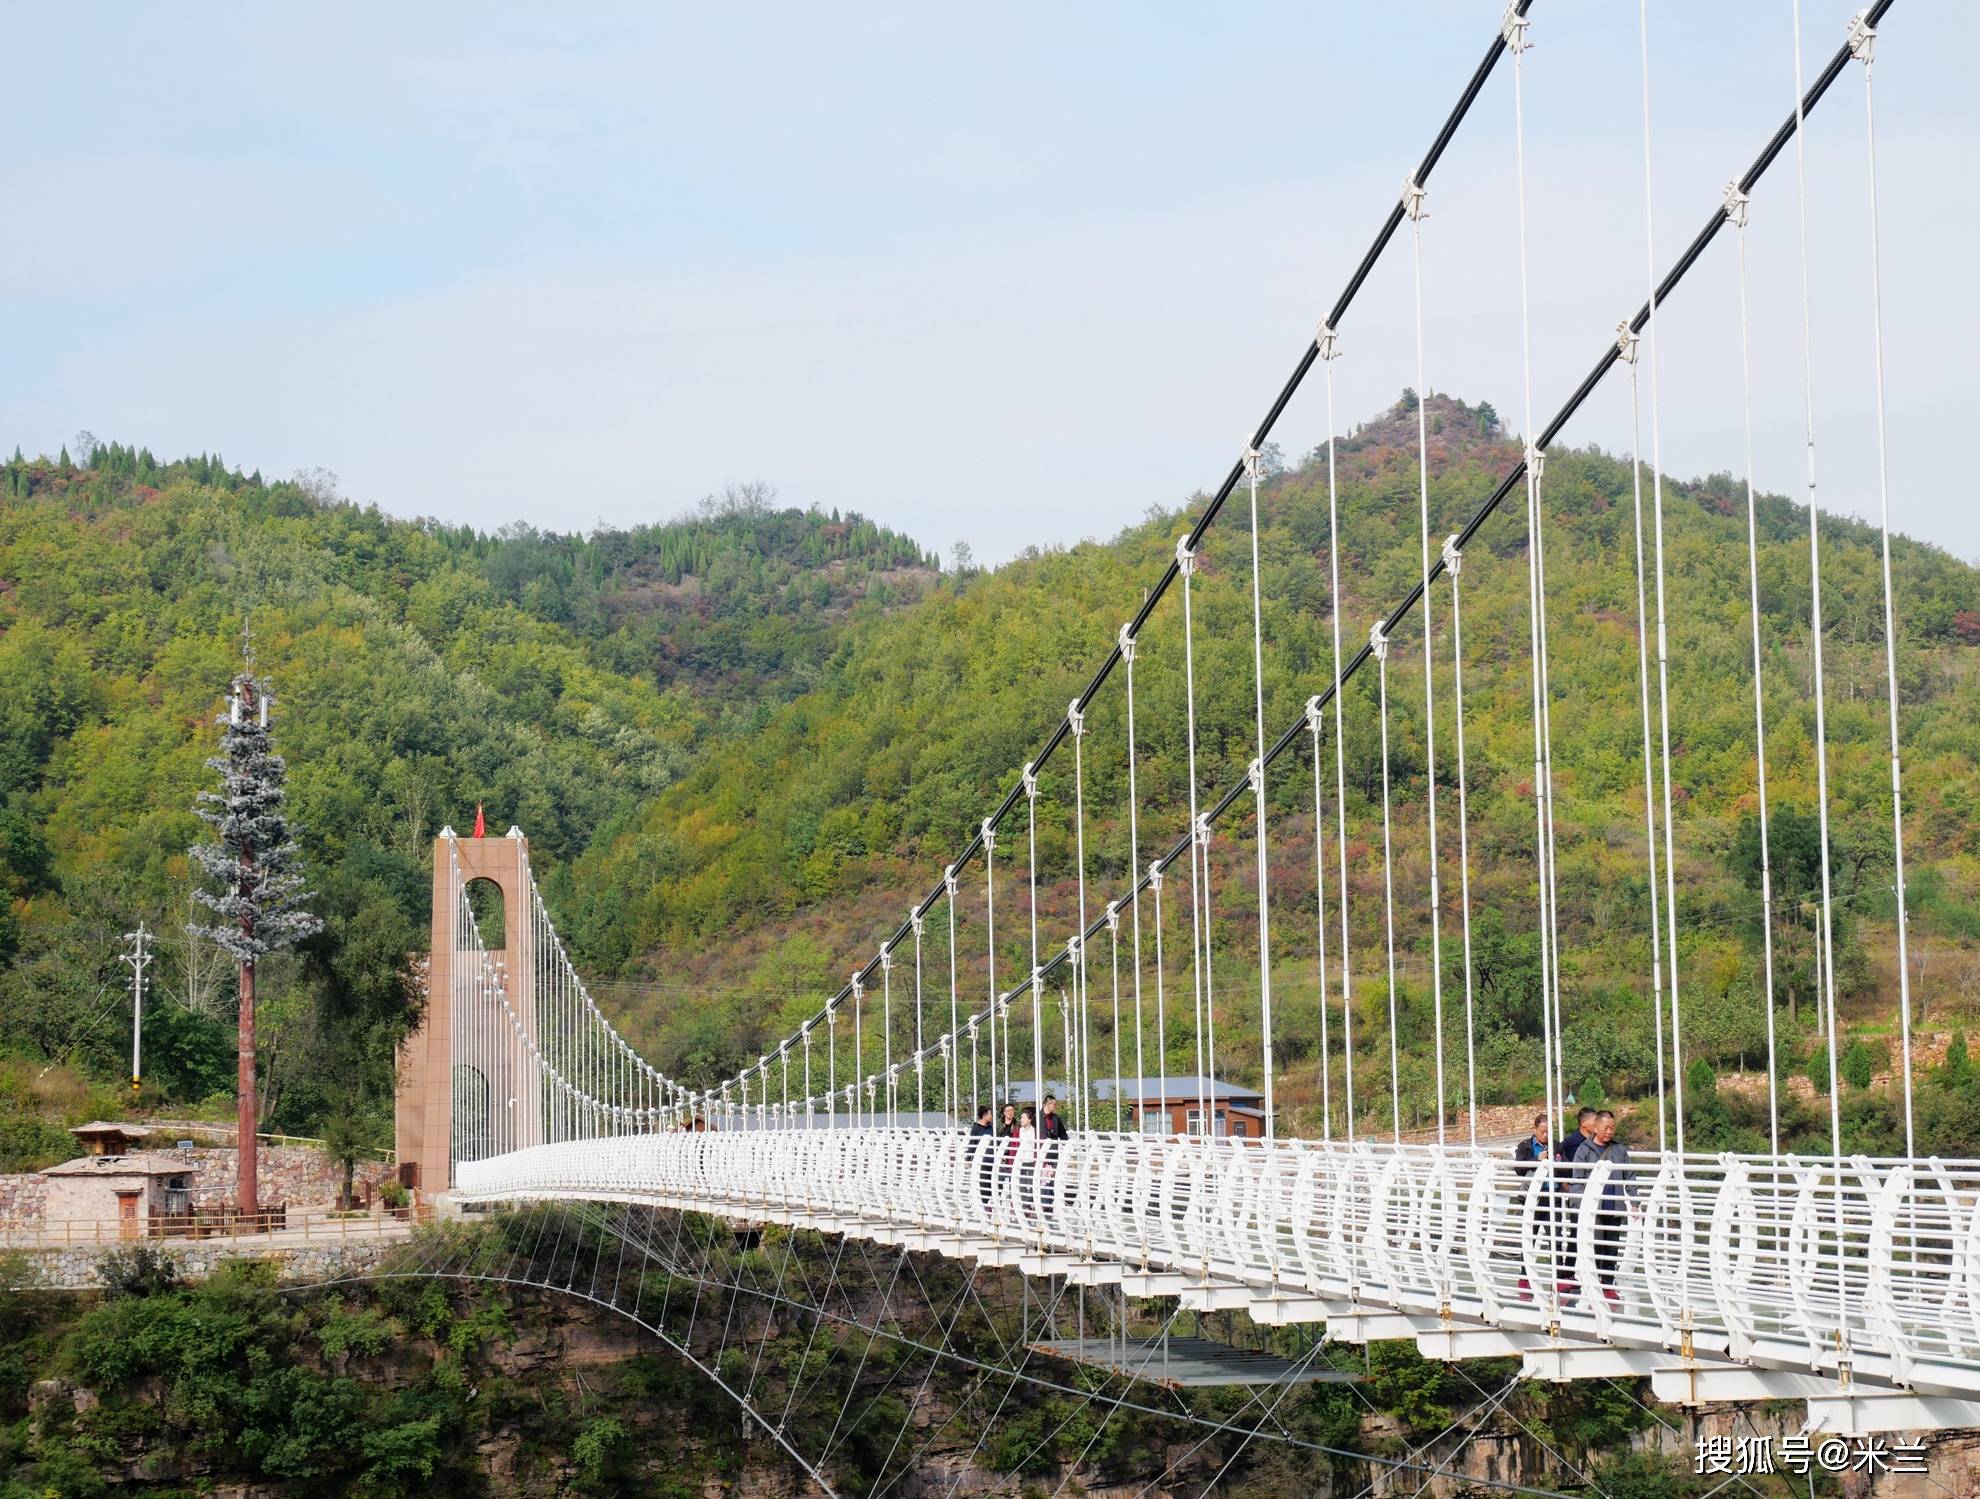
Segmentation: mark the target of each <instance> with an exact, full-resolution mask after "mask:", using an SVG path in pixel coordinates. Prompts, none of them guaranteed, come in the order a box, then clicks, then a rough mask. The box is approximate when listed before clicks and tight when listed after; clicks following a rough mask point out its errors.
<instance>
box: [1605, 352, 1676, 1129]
mask: <svg viewBox="0 0 1980 1499" xmlns="http://www.w3.org/2000/svg"><path fill="white" fill-rule="evenodd" d="M1616 349H1617V352H1618V353H1619V354H1620V355H1621V357H1622V360H1623V362H1624V363H1625V364H1627V365H1628V366H1629V431H1630V460H1629V467H1630V486H1631V493H1632V497H1633V502H1634V509H1635V516H1636V700H1637V709H1638V715H1639V718H1640V720H1641V725H1642V744H1643V834H1644V844H1643V848H1644V858H1645V859H1646V860H1647V861H1648V864H1649V876H1650V877H1649V881H1648V883H1649V888H1650V1018H1651V1022H1652V1029H1653V1030H1654V1032H1655V1039H1656V1047H1657V1149H1658V1151H1659V1152H1661V1151H1663V1150H1664V1149H1665V1147H1666V1144H1667V1142H1668V1138H1669V1118H1668V1114H1669V1111H1670V1104H1669V1096H1668V1095H1669V1092H1670V1088H1669V1084H1668V1082H1667V1080H1666V1078H1665V1068H1664V926H1663V917H1662V901H1663V897H1662V895H1661V894H1660V893H1659V891H1658V888H1657V775H1656V771H1655V770H1654V769H1653V768H1652V766H1651V762H1650V606H1649V604H1648V602H1647V596H1646V594H1645V592H1644V586H1643V426H1642V409H1643V405H1642V401H1641V399H1640V398H1639V395H1638V389H1637V355H1638V353H1639V352H1640V351H1641V349H1642V344H1641V342H1640V341H1639V339H1638V337H1637V335H1636V333H1634V332H1633V331H1632V330H1631V328H1630V326H1629V324H1628V323H1627V322H1625V323H1623V324H1622V325H1621V326H1620V327H1619V328H1618V329H1617V330H1616Z"/></svg>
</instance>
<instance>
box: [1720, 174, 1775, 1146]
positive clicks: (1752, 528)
mask: <svg viewBox="0 0 1980 1499" xmlns="http://www.w3.org/2000/svg"><path fill="white" fill-rule="evenodd" d="M1747 206H1748V205H1747V195H1746V194H1745V193H1743V192H1741V191H1740V190H1739V184H1738V183H1737V182H1734V183H1729V184H1728V185H1727V187H1726V218H1727V219H1728V220H1730V221H1731V223H1732V226H1733V228H1734V230H1735V231H1737V237H1738V240H1739V374H1740V391H1741V396H1742V406H1741V412H1742V417H1743V420H1744V422H1745V434H1746V589H1747V611H1748V618H1749V620H1750V622H1751V624H1752V629H1753V761H1754V768H1755V776H1756V782H1755V784H1756V785H1757V786H1758V788H1759V811H1760V949H1761V955H1762V963H1763V965H1764V967H1763V981H1764V987H1763V988H1762V990H1761V1003H1762V1004H1764V1005H1765V1006H1766V1016H1767V1148H1768V1151H1769V1152H1770V1153H1771V1154H1773V1155H1779V1154H1780V1153H1781V1100H1780V1068H1779V1066H1778V1062H1777V1049H1776V1044H1775V1036H1774V861H1773V851H1772V848H1771V846H1770V845H1771V838H1772V835H1771V833H1770V832H1769V829H1768V821H1767V701H1766V690H1765V689H1766V682H1765V677H1764V675H1763V673H1762V667H1761V660H1762V658H1761V655H1760V530H1759V520H1758V517H1757V515H1756V512H1755V504H1754V499H1753V355H1752V338H1751V336H1750V331H1749V323H1750V319H1749V317H1748V314H1747V295H1746V215H1747Z"/></svg>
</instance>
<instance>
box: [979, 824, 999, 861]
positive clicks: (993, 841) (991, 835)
mask: <svg viewBox="0 0 1980 1499" xmlns="http://www.w3.org/2000/svg"><path fill="white" fill-rule="evenodd" d="M982 833H983V852H984V853H985V854H986V855H988V854H994V853H995V852H997V825H996V824H995V823H994V822H992V821H991V820H990V819H989V818H987V817H986V818H984V819H983V828H982Z"/></svg>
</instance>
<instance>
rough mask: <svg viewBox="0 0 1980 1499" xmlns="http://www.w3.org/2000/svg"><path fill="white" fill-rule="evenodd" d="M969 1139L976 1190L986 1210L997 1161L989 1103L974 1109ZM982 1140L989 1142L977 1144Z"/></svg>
mask: <svg viewBox="0 0 1980 1499" xmlns="http://www.w3.org/2000/svg"><path fill="white" fill-rule="evenodd" d="M969 1140H970V1145H969V1151H970V1154H971V1155H972V1156H974V1157H975V1158H976V1185H977V1190H978V1191H979V1192H980V1193H981V1194H982V1197H983V1207H984V1210H985V1211H986V1212H987V1211H988V1210H989V1207H990V1192H991V1187H992V1184H993V1182H994V1180H995V1177H994V1172H995V1170H996V1161H997V1131H996V1129H995V1127H994V1126H992V1124H991V1123H990V1105H989V1104H987V1103H986V1104H984V1105H983V1107H982V1108H980V1109H978V1110H977V1111H976V1123H974V1124H972V1125H971V1126H970V1127H969ZM982 1140H988V1141H989V1142H990V1143H989V1144H987V1145H983V1144H979V1143H978V1142H979V1141H982Z"/></svg>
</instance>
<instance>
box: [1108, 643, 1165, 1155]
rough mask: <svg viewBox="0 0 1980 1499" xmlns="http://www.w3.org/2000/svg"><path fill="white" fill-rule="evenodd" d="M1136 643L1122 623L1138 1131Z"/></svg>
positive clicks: (1141, 1064)
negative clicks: (1125, 688) (1125, 686)
mask: <svg viewBox="0 0 1980 1499" xmlns="http://www.w3.org/2000/svg"><path fill="white" fill-rule="evenodd" d="M1139 644H1140V642H1139V641H1137V640H1136V639H1135V638H1134V636H1133V635H1131V634H1130V633H1128V627H1127V626H1126V625H1122V626H1121V635H1120V645H1121V664H1122V666H1123V667H1125V668H1126V672H1127V780H1128V877H1129V879H1130V880H1132V884H1131V885H1130V887H1129V890H1128V900H1129V910H1130V917H1131V920H1132V924H1133V932H1134V1078H1135V1098H1134V1111H1135V1128H1136V1129H1137V1130H1138V1129H1140V1127H1141V1105H1142V1098H1141V1080H1142V1079H1143V1078H1144V1077H1146V1076H1147V1075H1148V1072H1147V1064H1146V1062H1145V1061H1144V1060H1143V1057H1142V1051H1141V881H1140V880H1136V879H1134V878H1133V876H1134V872H1135V871H1136V870H1137V869H1139V868H1141V808H1140V796H1139V793H1138V790H1137V788H1136V784H1135V765H1134V657H1135V651H1136V648H1137V647H1138V646H1139ZM1114 1070H1115V1071H1116V1073H1118V1072H1119V1071H1120V1069H1119V1068H1118V1067H1117V1068H1115V1069H1114ZM1162 1107H1163V1109H1164V1111H1165V1113H1166V1111H1167V1108H1168V1100H1167V1099H1164V1100H1163V1101H1162ZM1116 1112H1117V1113H1118V1110H1116Z"/></svg>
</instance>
